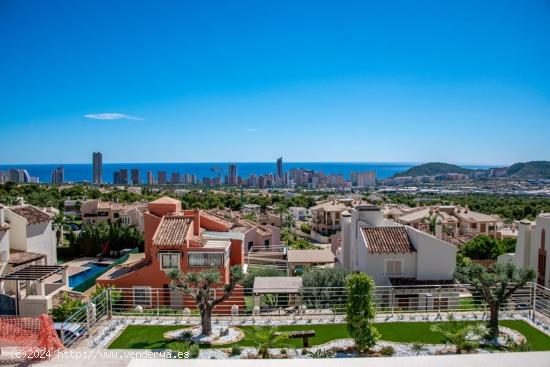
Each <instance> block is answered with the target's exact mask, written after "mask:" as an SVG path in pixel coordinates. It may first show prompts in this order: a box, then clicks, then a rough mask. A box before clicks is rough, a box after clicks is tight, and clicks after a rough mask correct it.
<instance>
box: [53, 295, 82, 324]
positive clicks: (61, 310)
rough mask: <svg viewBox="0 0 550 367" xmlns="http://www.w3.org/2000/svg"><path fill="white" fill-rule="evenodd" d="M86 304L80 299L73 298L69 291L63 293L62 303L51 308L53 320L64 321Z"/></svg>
mask: <svg viewBox="0 0 550 367" xmlns="http://www.w3.org/2000/svg"><path fill="white" fill-rule="evenodd" d="M82 306H84V302H82V301H81V300H78V299H72V298H71V296H70V295H69V294H68V293H67V292H63V294H62V295H61V303H59V305H57V306H56V307H53V308H52V309H51V310H50V315H51V316H52V319H53V321H55V322H63V321H65V320H66V319H67V318H68V317H69V316H71V315H72V314H73V313H75V312H76V311H77V310H79V309H80V308H82Z"/></svg>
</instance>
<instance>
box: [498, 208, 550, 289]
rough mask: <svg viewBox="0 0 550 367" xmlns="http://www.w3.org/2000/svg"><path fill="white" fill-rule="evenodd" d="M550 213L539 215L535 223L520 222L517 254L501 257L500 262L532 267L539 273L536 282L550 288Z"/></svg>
mask: <svg viewBox="0 0 550 367" xmlns="http://www.w3.org/2000/svg"><path fill="white" fill-rule="evenodd" d="M549 236H550V213H543V214H539V215H538V216H537V218H536V220H535V222H530V221H528V220H526V219H524V220H522V221H520V222H519V225H518V237H517V243H516V252H515V253H513V254H504V255H501V256H499V258H498V262H506V261H511V262H513V263H514V264H515V265H516V266H518V267H523V268H526V267H531V268H533V269H535V271H536V272H537V278H536V282H537V283H538V284H540V285H542V286H545V287H550V261H548V256H547V254H548V248H549V247H550V243H549V242H550V239H549Z"/></svg>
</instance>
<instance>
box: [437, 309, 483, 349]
mask: <svg viewBox="0 0 550 367" xmlns="http://www.w3.org/2000/svg"><path fill="white" fill-rule="evenodd" d="M430 329H431V331H432V332H434V333H441V334H443V340H444V341H445V344H448V345H454V346H455V349H456V354H461V353H462V352H463V351H470V350H473V349H475V348H477V347H478V346H479V342H478V341H477V340H476V339H475V337H476V336H479V335H481V334H482V332H483V327H482V326H480V325H479V324H472V323H469V322H466V321H458V320H455V318H454V316H453V314H450V315H449V321H448V322H441V323H438V324H435V325H432V327H431V328H430Z"/></svg>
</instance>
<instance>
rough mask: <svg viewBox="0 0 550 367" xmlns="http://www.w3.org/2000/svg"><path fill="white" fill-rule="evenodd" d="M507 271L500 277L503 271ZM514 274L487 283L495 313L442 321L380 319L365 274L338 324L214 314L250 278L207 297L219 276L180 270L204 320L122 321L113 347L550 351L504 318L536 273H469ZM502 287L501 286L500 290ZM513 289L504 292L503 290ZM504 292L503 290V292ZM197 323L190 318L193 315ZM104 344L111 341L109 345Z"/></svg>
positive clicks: (270, 354)
mask: <svg viewBox="0 0 550 367" xmlns="http://www.w3.org/2000/svg"><path fill="white" fill-rule="evenodd" d="M499 274H500V275H499ZM504 275H507V276H508V279H507V281H509V282H510V287H509V286H508V285H507V284H508V282H507V281H506V282H505V283H506V284H505V286H504V287H503V288H497V289H495V288H491V287H489V288H487V289H485V290H484V289H483V287H481V288H480V292H482V293H483V292H485V293H486V296H487V297H486V298H484V299H485V300H486V302H487V304H488V309H489V314H487V315H483V317H479V318H478V315H471V316H472V317H469V316H468V315H466V314H460V313H458V314H456V315H454V314H453V313H448V314H446V315H444V314H441V315H438V316H437V317H434V318H431V319H430V318H428V317H426V316H418V315H409V316H407V317H404V316H403V315H400V316H397V317H395V318H394V317H391V318H390V317H388V318H385V317H381V316H378V317H377V316H376V307H375V304H374V301H373V299H374V297H373V289H374V283H373V281H372V279H371V278H369V277H368V276H367V275H365V274H351V275H348V276H347V277H346V288H347V292H348V295H349V296H348V299H347V303H346V312H345V317H340V318H339V319H336V318H334V319H333V320H332V322H327V321H328V320H327V319H324V318H323V319H321V318H315V317H310V318H305V317H304V318H300V319H289V320H287V319H279V320H276V319H273V318H269V317H268V318H265V317H264V318H262V317H259V318H256V319H255V318H254V317H252V318H251V319H248V320H232V321H230V322H228V320H224V321H222V320H220V319H214V320H213V321H212V319H211V311H212V308H213V307H214V305H215V304H218V303H220V302H222V301H223V299H224V297H226V296H227V294H229V293H230V292H231V286H232V285H231V284H236V283H237V282H238V278H239V277H240V276H242V274H240V272H239V271H238V269H233V282H232V283H231V284H230V286H229V287H228V289H227V293H226V294H224V295H222V296H221V297H220V298H217V299H216V298H212V299H209V298H208V297H204V295H207V294H209V292H208V287H209V284H211V283H212V284H213V283H215V282H216V281H217V279H216V277H215V276H214V275H213V274H203V275H202V276H201V275H200V274H199V275H197V274H195V275H192V276H189V275H188V274H187V275H183V276H182V275H181V274H173V275H172V276H173V278H174V280H176V281H177V282H176V283H179V284H180V289H182V290H187V291H188V292H189V294H193V289H195V290H196V289H197V288H196V287H197V284H201V286H202V287H206V288H204V289H206V291H205V292H202V291H201V292H198V293H195V296H196V297H197V305H198V307H199V309H200V310H202V311H201V313H200V315H201V322H200V323H198V324H197V323H196V322H195V323H194V324H193V325H189V324H188V322H186V323H182V322H180V321H179V319H175V320H173V321H172V323H171V324H170V323H169V321H168V320H166V321H161V319H160V318H157V321H156V323H157V324H156V325H154V323H155V321H154V320H153V318H147V319H146V320H145V321H144V320H143V319H132V320H128V319H127V320H125V321H124V322H123V321H120V320H119V322H120V323H121V324H120V325H119V327H118V328H117V329H116V330H115V331H113V332H112V334H117V337H116V338H108V339H109V340H113V339H114V340H113V341H112V342H110V344H109V345H108V346H107V347H108V348H110V349H154V350H170V351H173V352H178V353H180V354H181V353H182V352H183V353H187V354H186V355H187V356H189V357H192V358H206V359H212V358H215V359H223V358H332V357H336V358H345V357H379V356H414V355H439V354H454V353H456V354H460V353H489V352H505V351H531V350H532V351H550V336H549V335H548V334H547V333H545V332H543V331H542V330H539V329H538V328H537V327H536V326H535V324H532V323H530V322H528V321H526V320H527V319H525V318H516V319H514V316H511V315H510V314H508V315H507V316H505V317H501V316H499V310H501V308H502V305H503V302H504V301H505V300H506V298H507V297H509V295H510V294H512V292H508V291H510V289H511V287H512V288H513V287H517V286H521V285H523V284H525V282H527V281H529V280H530V279H531V278H532V272H530V271H524V270H520V269H516V268H513V266H512V265H505V266H502V267H500V266H499V267H495V268H494V269H493V272H492V273H490V274H488V273H486V272H484V271H482V270H481V269H479V268H478V267H476V266H472V267H471V268H469V270H465V273H464V274H462V276H463V277H469V278H470V279H469V280H470V283H472V284H476V277H480V279H482V280H483V281H482V282H479V283H480V284H488V283H489V280H490V278H492V277H495V276H496V277H497V278H498V280H499V282H503V281H504ZM499 289H500V290H499ZM502 289H504V290H508V291H505V292H501V290H502ZM499 292H500V293H499ZM189 320H190V319H189ZM103 346H106V345H105V344H103Z"/></svg>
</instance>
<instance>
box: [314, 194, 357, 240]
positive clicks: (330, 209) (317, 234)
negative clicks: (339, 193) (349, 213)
mask: <svg viewBox="0 0 550 367" xmlns="http://www.w3.org/2000/svg"><path fill="white" fill-rule="evenodd" d="M364 204H366V203H365V202H363V201H362V200H360V199H357V200H356V199H333V200H327V201H324V202H320V203H318V204H317V205H315V206H313V207H311V208H310V212H311V217H312V221H311V237H312V238H314V239H315V240H317V241H319V242H322V243H329V242H330V239H329V237H330V236H331V235H333V234H336V233H337V232H339V231H340V229H341V223H340V214H341V213H342V212H344V211H346V210H349V209H351V208H355V207H356V206H358V205H364Z"/></svg>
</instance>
